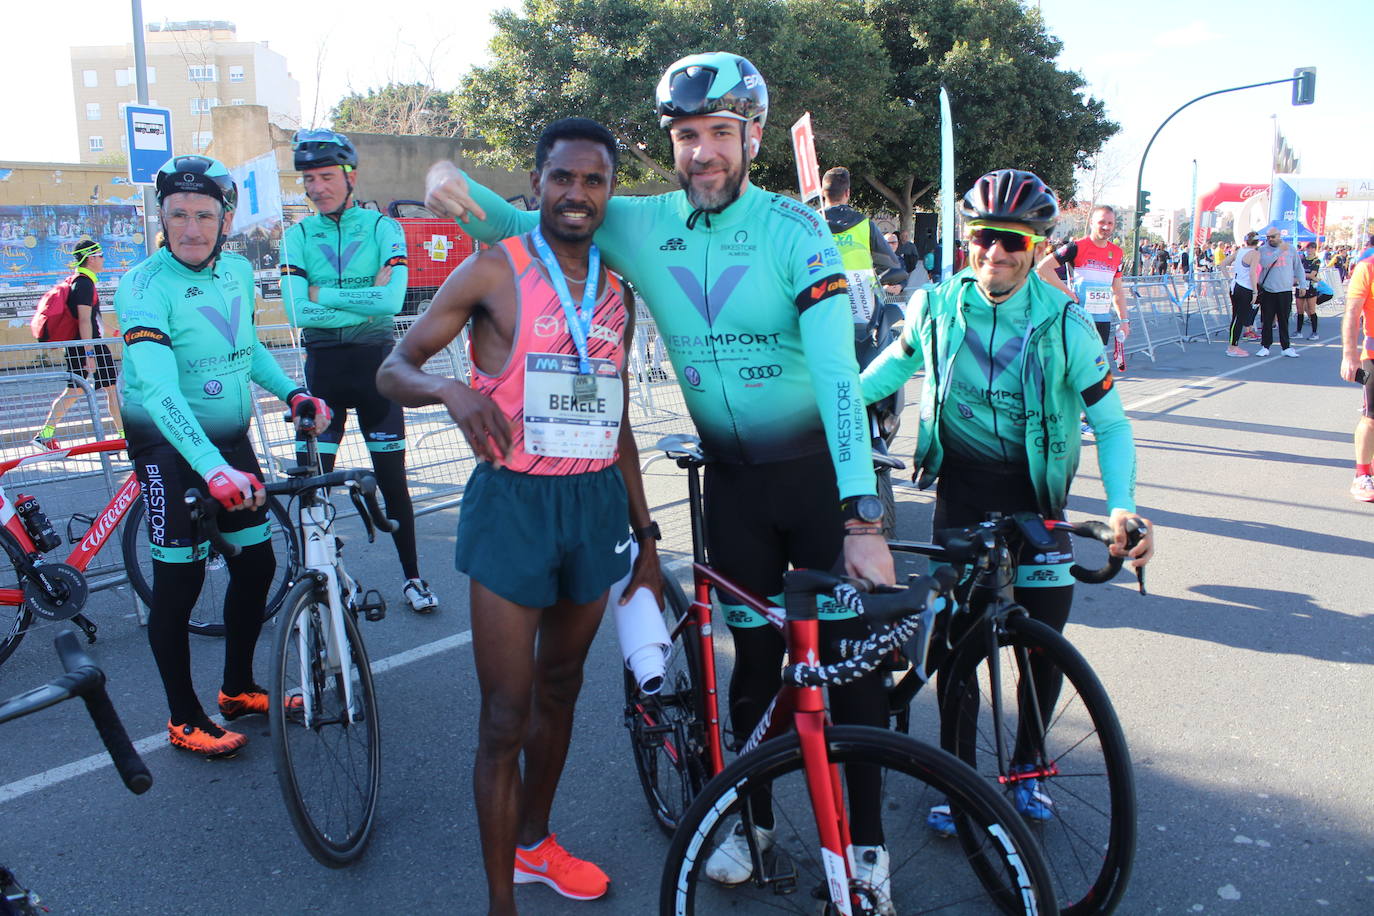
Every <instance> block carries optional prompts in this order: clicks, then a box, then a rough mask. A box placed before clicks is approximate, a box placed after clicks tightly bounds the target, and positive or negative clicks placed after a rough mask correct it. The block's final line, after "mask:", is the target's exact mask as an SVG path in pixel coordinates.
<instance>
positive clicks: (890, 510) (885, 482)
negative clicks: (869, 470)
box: [873, 468, 897, 540]
mask: <svg viewBox="0 0 1374 916" xmlns="http://www.w3.org/2000/svg"><path fill="white" fill-rule="evenodd" d="M873 478H874V480H875V481H876V483H877V487H878V499H879V501H880V502H882V504H883V523H882V524H883V537H884V538H886V539H889V540H890V539H892V538H894V537H896V536H897V495H896V494H895V493H894V492H893V491H892V468H874V470H873Z"/></svg>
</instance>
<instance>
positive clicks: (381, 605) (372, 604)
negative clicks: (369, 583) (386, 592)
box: [358, 588, 386, 623]
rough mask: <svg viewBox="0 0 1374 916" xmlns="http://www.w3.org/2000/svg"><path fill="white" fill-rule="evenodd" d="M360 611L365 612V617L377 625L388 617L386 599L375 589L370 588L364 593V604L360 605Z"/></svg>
mask: <svg viewBox="0 0 1374 916" xmlns="http://www.w3.org/2000/svg"><path fill="white" fill-rule="evenodd" d="M358 610H360V611H362V612H363V616H364V617H366V618H367V619H368V620H370V621H373V622H374V623H375V622H376V621H378V620H381V619H382V618H383V617H385V616H386V599H385V598H383V597H382V593H381V592H379V591H377V590H376V589H375V588H369V589H368V590H367V591H366V592H364V593H363V602H362V604H360V605H358Z"/></svg>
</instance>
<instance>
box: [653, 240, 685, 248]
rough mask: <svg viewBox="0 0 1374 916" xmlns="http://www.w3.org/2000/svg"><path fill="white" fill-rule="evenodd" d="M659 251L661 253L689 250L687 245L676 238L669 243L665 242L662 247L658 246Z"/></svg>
mask: <svg viewBox="0 0 1374 916" xmlns="http://www.w3.org/2000/svg"><path fill="white" fill-rule="evenodd" d="M658 250H659V251H686V250H687V243H686V242H684V241H683V240H682V239H676V238H674V239H669V240H668V241H666V242H664V243H663V244H662V245H659V246H658Z"/></svg>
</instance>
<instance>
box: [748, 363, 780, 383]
mask: <svg viewBox="0 0 1374 916" xmlns="http://www.w3.org/2000/svg"><path fill="white" fill-rule="evenodd" d="M780 375H782V366H743V367H741V368H740V370H739V377H740V378H742V379H744V380H745V381H747V382H752V381H757V380H759V379H764V378H777V377H778V376H780Z"/></svg>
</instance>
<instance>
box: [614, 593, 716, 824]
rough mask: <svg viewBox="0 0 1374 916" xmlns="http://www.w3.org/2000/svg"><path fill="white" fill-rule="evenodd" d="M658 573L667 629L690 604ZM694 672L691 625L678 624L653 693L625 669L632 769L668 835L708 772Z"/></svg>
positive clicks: (696, 651) (697, 652) (696, 655)
mask: <svg viewBox="0 0 1374 916" xmlns="http://www.w3.org/2000/svg"><path fill="white" fill-rule="evenodd" d="M660 573H661V574H662V578H663V604H664V609H663V615H664V623H665V624H666V626H667V628H668V631H669V632H670V633H671V632H672V630H673V627H674V626H676V625H677V622H678V621H679V620H681V619H682V618H683V617H684V616H685V615H686V614H687V612H688V610H689V608H690V605H689V604H688V601H687V596H686V595H684V594H683V593H682V589H681V588H680V587H679V586H678V584H677V581H676V580H675V579H673V578H671V577H670V576H669V575H668V574H667V573H666V572H663V571H662V570H660ZM700 672H701V646H700V645H699V644H698V642H697V631H696V629H695V628H694V627H692V628H686V627H684V628H683V630H682V631H681V632H679V633H678V636H677V638H676V639H674V640H673V644H672V647H671V650H670V654H669V656H668V659H667V662H666V663H665V665H664V671H663V686H662V687H661V688H660V689H659V692H658V693H656V694H647V693H644V692H643V691H641V690H640V689H639V685H638V683H636V681H635V678H634V675H632V674H631V673H630V672H629V671H626V672H625V678H624V680H625V727H626V728H627V729H629V732H630V749H631V751H632V752H633V753H634V760H635V771H636V772H637V773H638V774H639V784H640V786H641V787H642V788H643V789H644V797H645V799H646V800H647V801H648V802H649V810H650V811H651V812H652V813H653V816H654V820H655V821H657V822H658V825H659V827H661V828H662V829H663V832H664V833H666V834H668V835H669V836H672V833H673V831H674V830H676V829H677V825H678V822H679V821H680V820H681V819H682V812H683V811H685V810H687V806H688V805H689V804H691V802H692V799H693V798H695V797H696V794H697V792H698V791H700V790H701V786H702V784H703V783H705V782H706V777H707V775H708V773H707V763H706V759H705V757H706V732H705V728H706V716H705V714H704V711H703V710H702V708H701V693H700V689H699V687H698V683H697V682H698V678H699V677H700Z"/></svg>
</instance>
